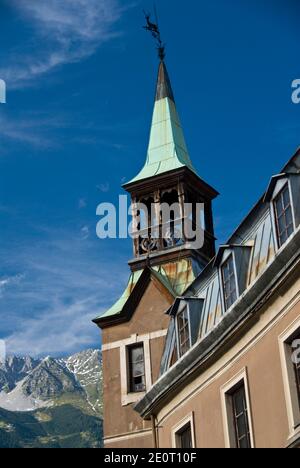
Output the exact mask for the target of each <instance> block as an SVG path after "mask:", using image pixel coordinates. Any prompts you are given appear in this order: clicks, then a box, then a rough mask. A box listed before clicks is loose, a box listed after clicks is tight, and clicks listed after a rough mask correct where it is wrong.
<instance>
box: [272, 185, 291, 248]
mask: <svg viewBox="0 0 300 468" xmlns="http://www.w3.org/2000/svg"><path fill="white" fill-rule="evenodd" d="M274 207H275V218H276V228H277V238H278V244H279V247H281V246H282V245H283V244H284V243H285V242H286V241H287V240H288V238H289V237H290V236H291V235H292V233H293V232H294V223H293V214H292V206H291V198H290V192H289V186H288V184H287V185H286V186H285V187H284V188H283V189H282V191H281V192H280V193H279V194H278V195H277V197H276V198H275V200H274Z"/></svg>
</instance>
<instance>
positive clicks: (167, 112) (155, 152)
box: [126, 61, 196, 185]
mask: <svg viewBox="0 0 300 468" xmlns="http://www.w3.org/2000/svg"><path fill="white" fill-rule="evenodd" d="M182 167H188V168H189V169H190V170H191V171H193V172H194V173H196V171H195V169H194V167H193V164H192V162H191V160H190V156H189V153H188V149H187V146H186V142H185V138H184V133H183V129H182V126H181V123H180V119H179V115H178V112H177V109H176V104H175V99H174V94H173V90H172V86H171V82H170V78H169V75H168V71H167V68H166V65H165V63H164V62H163V61H162V62H161V63H160V65H159V71H158V79H157V87H156V97H155V104H154V111H153V118H152V125H151V132H150V141H149V146H148V152H147V158H146V163H145V165H144V167H143V169H142V170H141V172H140V173H139V174H138V175H137V176H136V177H135V178H134V179H133V180H131V181H130V182H128V184H126V185H129V184H132V183H136V182H139V181H142V180H145V179H149V178H151V177H154V176H157V175H161V174H163V173H167V172H170V171H174V170H176V169H180V168H182Z"/></svg>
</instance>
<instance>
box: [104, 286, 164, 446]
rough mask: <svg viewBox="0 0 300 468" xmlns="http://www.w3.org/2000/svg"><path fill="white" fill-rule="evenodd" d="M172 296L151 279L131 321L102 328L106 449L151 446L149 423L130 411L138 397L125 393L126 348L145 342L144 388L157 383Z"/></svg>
mask: <svg viewBox="0 0 300 468" xmlns="http://www.w3.org/2000/svg"><path fill="white" fill-rule="evenodd" d="M172 301H173V297H172V296H171V295H170V294H169V293H168V292H167V291H166V290H165V289H164V288H163V286H162V285H160V284H159V283H158V282H157V281H156V280H155V279H153V278H152V279H151V281H150V283H149V285H148V286H147V288H146V290H145V292H144V294H143V296H142V298H141V300H140V302H139V304H138V306H137V308H136V310H135V312H134V314H133V316H132V318H131V320H129V321H128V322H126V323H122V324H119V325H116V326H113V327H109V328H104V329H103V332H102V340H103V347H102V352H103V380H104V389H103V395H104V437H105V439H104V442H105V447H107V448H119V447H128V448H143V447H152V446H153V437H152V428H151V423H150V422H147V421H143V420H142V418H141V417H140V416H139V415H138V414H137V413H136V412H135V411H134V410H133V404H134V403H135V402H136V401H137V400H138V399H139V398H141V396H142V395H141V394H136V395H135V394H133V395H132V394H129V393H128V391H127V388H126V386H127V382H128V379H127V375H126V371H127V364H126V347H127V346H128V345H131V344H134V343H140V342H143V343H144V348H145V363H146V382H147V389H149V388H150V387H151V386H152V384H153V383H154V382H155V381H156V380H157V378H158V375H159V366H160V361H161V357H162V353H163V349H164V344H165V336H166V333H167V328H168V324H169V318H168V316H166V315H165V312H166V310H167V309H168V308H169V306H170V304H171V303H172Z"/></svg>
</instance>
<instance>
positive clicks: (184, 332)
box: [177, 308, 191, 357]
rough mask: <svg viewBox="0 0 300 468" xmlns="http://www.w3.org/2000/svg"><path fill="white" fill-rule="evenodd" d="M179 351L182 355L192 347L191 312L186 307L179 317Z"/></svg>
mask: <svg viewBox="0 0 300 468" xmlns="http://www.w3.org/2000/svg"><path fill="white" fill-rule="evenodd" d="M177 326H178V342H179V353H180V357H182V356H183V355H184V354H185V353H186V352H187V351H188V350H189V349H190V347H191V339H190V325H189V314H188V310H187V308H185V309H184V310H183V311H182V312H181V313H180V314H179V315H178V317H177Z"/></svg>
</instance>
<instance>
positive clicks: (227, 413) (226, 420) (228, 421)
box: [220, 368, 255, 448]
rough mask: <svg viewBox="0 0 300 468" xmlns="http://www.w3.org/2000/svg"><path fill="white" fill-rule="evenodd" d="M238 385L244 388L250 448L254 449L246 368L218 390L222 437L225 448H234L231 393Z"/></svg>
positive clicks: (234, 436) (234, 437)
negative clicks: (221, 417) (222, 429)
mask: <svg viewBox="0 0 300 468" xmlns="http://www.w3.org/2000/svg"><path fill="white" fill-rule="evenodd" d="M239 384H243V385H244V388H245V394H246V402H247V414H248V424H249V431H250V441H251V448H255V439H254V432H253V422H252V421H253V418H252V409H251V402H250V392H249V383H248V372H247V368H244V369H242V370H241V371H240V372H239V373H238V374H236V375H235V376H234V377H233V378H232V379H231V380H229V381H228V382H226V384H224V385H223V386H222V387H221V390H220V391H221V402H222V416H223V428H224V436H225V447H226V448H236V433H235V428H234V426H233V422H232V416H233V412H232V401H231V392H232V391H233V390H234V388H235V387H236V386H237V385H239Z"/></svg>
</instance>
